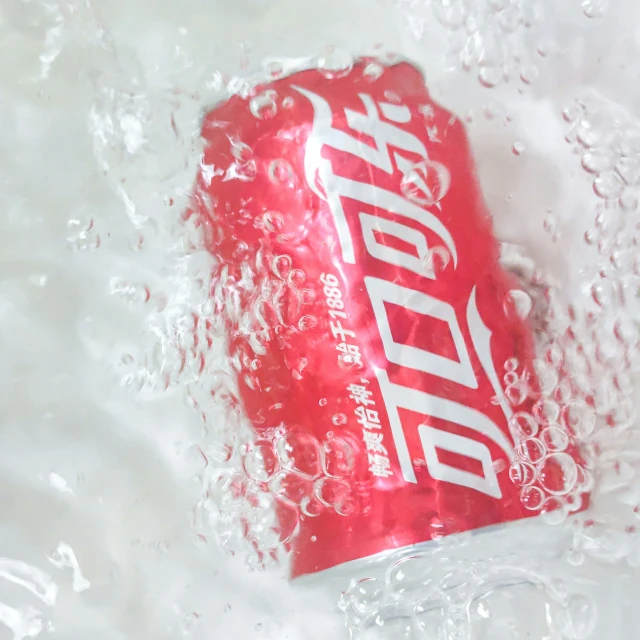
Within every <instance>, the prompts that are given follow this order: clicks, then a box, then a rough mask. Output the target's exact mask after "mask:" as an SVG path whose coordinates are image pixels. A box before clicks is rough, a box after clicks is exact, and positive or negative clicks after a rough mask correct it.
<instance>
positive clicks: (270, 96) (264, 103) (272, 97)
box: [249, 89, 278, 120]
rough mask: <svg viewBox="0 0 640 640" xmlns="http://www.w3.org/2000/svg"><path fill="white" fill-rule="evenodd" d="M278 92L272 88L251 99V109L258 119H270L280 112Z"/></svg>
mask: <svg viewBox="0 0 640 640" xmlns="http://www.w3.org/2000/svg"><path fill="white" fill-rule="evenodd" d="M277 95H278V94H277V93H276V92H275V91H274V90H273V89H270V90H268V91H265V92H264V93H261V94H260V95H257V96H255V97H253V98H251V100H250V101H249V110H250V111H251V113H252V114H253V116H254V117H255V118H258V120H270V119H271V118H273V117H274V116H275V115H276V113H277V112H278V105H277V103H276V98H277Z"/></svg>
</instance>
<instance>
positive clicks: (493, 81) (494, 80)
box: [478, 65, 504, 89]
mask: <svg viewBox="0 0 640 640" xmlns="http://www.w3.org/2000/svg"><path fill="white" fill-rule="evenodd" d="M503 79H504V71H503V70H502V68H501V67H500V66H498V65H495V66H494V65H488V66H484V67H482V68H481V69H480V71H479V73H478V80H479V81H480V84H481V85H482V86H484V87H487V88H488V89H492V88H493V87H497V86H498V85H499V84H500V83H501V82H502V80H503Z"/></svg>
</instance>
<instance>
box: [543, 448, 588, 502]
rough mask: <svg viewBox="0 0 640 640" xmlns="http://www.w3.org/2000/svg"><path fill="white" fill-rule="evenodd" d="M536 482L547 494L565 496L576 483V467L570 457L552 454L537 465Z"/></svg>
mask: <svg viewBox="0 0 640 640" xmlns="http://www.w3.org/2000/svg"><path fill="white" fill-rule="evenodd" d="M538 480H539V481H540V486H541V487H542V488H543V489H544V490H545V491H546V492H547V493H550V494H552V495H556V496H563V495H566V494H567V493H569V492H570V491H571V490H572V489H573V488H574V487H575V485H576V482H577V481H578V468H577V465H576V463H575V461H574V459H573V458H572V457H571V456H570V455H568V454H566V453H554V454H552V455H550V456H548V457H547V458H546V459H545V460H543V461H542V462H541V463H540V464H539V465H538Z"/></svg>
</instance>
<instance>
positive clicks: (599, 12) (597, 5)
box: [582, 0, 609, 18]
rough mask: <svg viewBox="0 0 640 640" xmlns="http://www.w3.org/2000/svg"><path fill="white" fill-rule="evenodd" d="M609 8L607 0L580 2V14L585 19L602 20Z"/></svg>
mask: <svg viewBox="0 0 640 640" xmlns="http://www.w3.org/2000/svg"><path fill="white" fill-rule="evenodd" d="M608 8H609V0H582V13H584V15H585V16H587V18H602V16H604V14H605V13H606V12H607V9H608Z"/></svg>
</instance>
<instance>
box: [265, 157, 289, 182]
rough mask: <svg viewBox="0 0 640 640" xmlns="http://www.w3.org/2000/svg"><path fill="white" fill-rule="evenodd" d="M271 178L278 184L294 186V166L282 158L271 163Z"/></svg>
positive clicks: (269, 170)
mask: <svg viewBox="0 0 640 640" xmlns="http://www.w3.org/2000/svg"><path fill="white" fill-rule="evenodd" d="M268 172H269V179H270V180H271V182H273V183H274V184H276V185H286V186H289V187H290V186H292V185H293V182H294V172H293V167H292V166H291V165H290V164H289V163H288V162H287V161H286V160H283V159H282V158H278V159H276V160H272V161H271V162H270V163H269V169H268Z"/></svg>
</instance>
